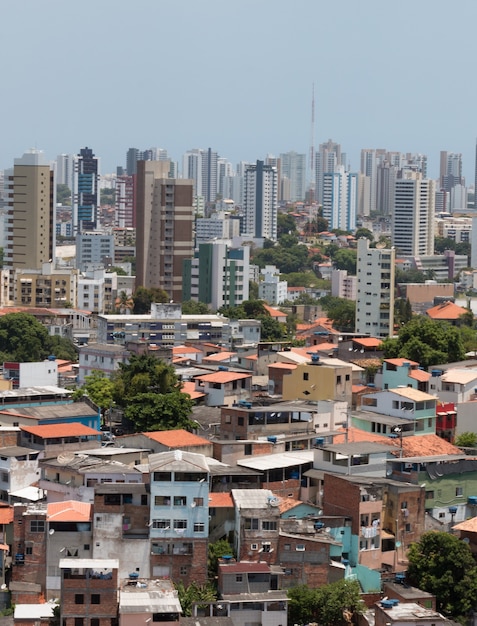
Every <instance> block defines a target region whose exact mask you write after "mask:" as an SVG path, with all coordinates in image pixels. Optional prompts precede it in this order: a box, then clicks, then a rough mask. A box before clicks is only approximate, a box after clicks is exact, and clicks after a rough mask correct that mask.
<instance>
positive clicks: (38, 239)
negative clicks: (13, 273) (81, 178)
mask: <svg viewBox="0 0 477 626" xmlns="http://www.w3.org/2000/svg"><path fill="white" fill-rule="evenodd" d="M5 186H6V189H7V191H8V195H7V210H8V215H9V222H10V223H9V224H8V227H7V231H8V236H7V249H6V250H5V265H6V266H8V267H11V268H13V269H32V270H38V269H41V268H42V265H43V263H48V262H50V261H54V259H55V230H56V228H55V205H56V186H55V177H54V172H53V171H52V170H51V169H50V165H49V164H48V163H47V162H46V160H45V158H44V155H43V152H40V151H38V150H31V151H30V152H27V153H26V154H24V155H23V156H22V157H21V158H19V159H15V162H14V167H13V169H12V170H7V172H6V175H5Z"/></svg>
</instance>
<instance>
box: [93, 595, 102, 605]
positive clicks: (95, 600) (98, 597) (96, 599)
mask: <svg viewBox="0 0 477 626" xmlns="http://www.w3.org/2000/svg"><path fill="white" fill-rule="evenodd" d="M91 604H101V595H100V594H99V593H92V594H91Z"/></svg>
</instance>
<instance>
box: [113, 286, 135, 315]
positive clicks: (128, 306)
mask: <svg viewBox="0 0 477 626" xmlns="http://www.w3.org/2000/svg"><path fill="white" fill-rule="evenodd" d="M114 304H115V305H116V309H118V310H119V312H120V313H121V314H127V313H130V312H131V311H132V310H133V308H134V300H133V299H132V296H131V295H130V294H128V292H127V291H121V292H120V293H119V295H118V297H117V298H116V300H115V301H114Z"/></svg>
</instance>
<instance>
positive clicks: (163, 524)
mask: <svg viewBox="0 0 477 626" xmlns="http://www.w3.org/2000/svg"><path fill="white" fill-rule="evenodd" d="M152 527H153V528H162V529H163V530H168V529H169V528H170V527H171V520H170V519H153V520H152Z"/></svg>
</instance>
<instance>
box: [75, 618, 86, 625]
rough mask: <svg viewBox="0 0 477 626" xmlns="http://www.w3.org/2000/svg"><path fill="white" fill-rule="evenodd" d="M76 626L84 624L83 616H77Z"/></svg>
mask: <svg viewBox="0 0 477 626" xmlns="http://www.w3.org/2000/svg"><path fill="white" fill-rule="evenodd" d="M75 626H84V619H83V618H82V617H75Z"/></svg>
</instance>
